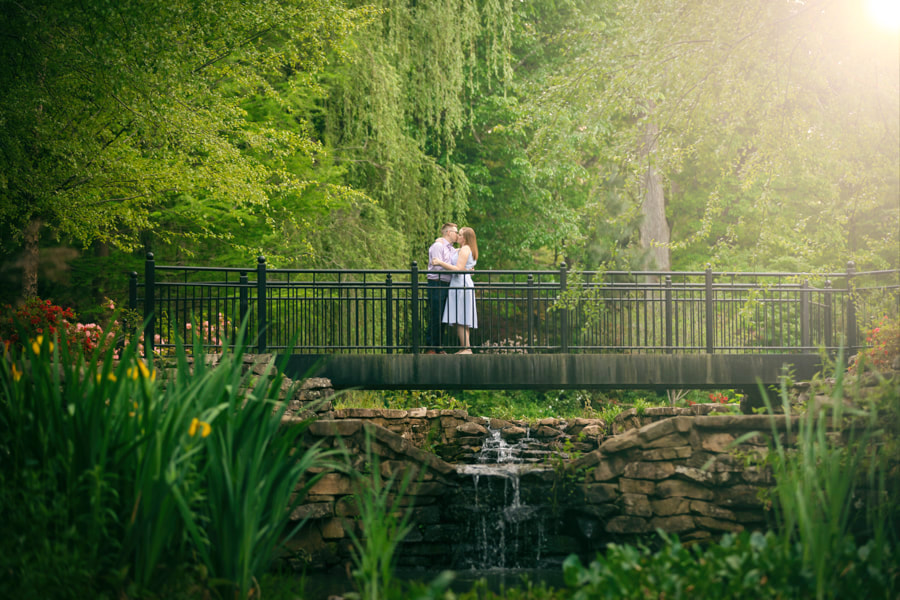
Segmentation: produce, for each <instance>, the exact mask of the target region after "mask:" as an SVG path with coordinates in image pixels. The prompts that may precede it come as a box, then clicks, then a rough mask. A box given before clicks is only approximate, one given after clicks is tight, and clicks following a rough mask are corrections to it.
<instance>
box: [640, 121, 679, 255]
mask: <svg viewBox="0 0 900 600" xmlns="http://www.w3.org/2000/svg"><path fill="white" fill-rule="evenodd" d="M658 134H659V127H658V126H657V125H656V123H653V122H648V123H647V126H646V128H645V129H644V136H643V139H642V140H641V149H640V157H641V162H642V163H643V165H644V167H645V170H644V173H643V174H642V175H641V197H642V202H641V212H642V213H643V215H644V219H643V220H642V221H641V228H640V231H641V247H642V248H644V249H645V250H646V251H647V255H646V259H645V260H644V268H645V269H658V270H661V271H668V270H669V269H670V267H671V263H670V262H669V223H668V222H667V221H666V199H665V196H664V194H663V185H662V176H661V175H660V173H659V171H658V170H657V169H656V165H655V164H654V158H655V155H656V150H657V142H656V138H657V135H658Z"/></svg>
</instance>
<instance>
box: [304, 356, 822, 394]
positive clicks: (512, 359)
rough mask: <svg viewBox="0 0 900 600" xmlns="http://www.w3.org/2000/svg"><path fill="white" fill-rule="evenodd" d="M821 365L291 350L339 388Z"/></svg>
mask: <svg viewBox="0 0 900 600" xmlns="http://www.w3.org/2000/svg"><path fill="white" fill-rule="evenodd" d="M786 369H788V370H789V372H790V374H791V377H792V378H793V379H794V380H806V379H809V378H811V377H812V376H813V375H814V374H816V373H817V372H819V371H820V370H821V359H820V357H819V355H817V354H471V355H453V354H448V355H433V354H424V355H423V354H393V355H385V354H381V355H371V354H368V355H367V354H329V355H313V354H292V355H290V356H289V357H288V362H287V366H286V374H287V375H288V376H289V377H292V378H299V377H302V376H318V377H327V378H329V379H331V381H332V384H333V385H334V387H335V388H337V389H342V388H359V389H385V390H390V389H448V390H450V389H473V390H479V389H480V390H491V389H535V390H545V389H632V388H633V389H650V390H664V389H723V388H729V389H731V388H735V389H743V390H744V391H745V392H746V393H754V392H755V391H756V390H758V388H759V385H760V384H763V385H767V386H768V385H776V384H779V383H780V381H781V379H782V377H783V376H784V374H785V372H786Z"/></svg>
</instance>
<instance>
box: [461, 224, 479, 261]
mask: <svg viewBox="0 0 900 600" xmlns="http://www.w3.org/2000/svg"><path fill="white" fill-rule="evenodd" d="M459 235H461V236H462V237H463V239H464V240H465V241H466V245H467V246H468V247H469V248H471V249H472V256H473V257H475V260H478V240H477V239H475V230H474V229H472V228H471V227H463V228H462V229H460V230H459Z"/></svg>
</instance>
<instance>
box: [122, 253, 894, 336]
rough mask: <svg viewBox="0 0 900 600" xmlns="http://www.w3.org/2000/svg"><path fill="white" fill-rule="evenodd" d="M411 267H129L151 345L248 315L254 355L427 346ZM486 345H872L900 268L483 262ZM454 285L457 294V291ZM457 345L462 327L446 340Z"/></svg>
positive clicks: (479, 296) (479, 289) (232, 331)
mask: <svg viewBox="0 0 900 600" xmlns="http://www.w3.org/2000/svg"><path fill="white" fill-rule="evenodd" d="M425 275H426V272H424V271H421V270H419V268H418V266H417V265H416V263H413V264H412V265H411V268H410V269H409V270H353V269H349V270H337V269H269V268H268V267H267V265H266V261H265V258H264V257H259V258H258V260H257V264H256V266H255V267H254V268H223V267H184V266H161V265H156V264H155V261H154V259H153V255H152V254H148V255H147V260H146V264H145V274H144V281H143V282H141V281H139V278H138V274H137V273H132V274H131V281H130V305H131V307H132V308H133V309H136V310H142V311H143V314H144V316H145V319H146V320H147V326H146V331H145V343H146V345H148V346H150V347H151V348H152V347H155V348H158V349H165V348H171V347H173V346H174V341H175V339H176V337H181V338H182V339H188V338H189V337H190V333H191V330H192V329H195V328H196V329H198V330H199V331H198V333H199V334H200V337H201V340H202V343H203V345H204V346H206V347H207V349H208V350H214V349H215V348H216V347H219V346H221V345H223V344H226V343H229V342H230V341H233V340H234V338H235V336H236V333H237V331H238V329H239V327H240V325H241V323H243V322H244V321H246V323H247V325H246V326H247V329H246V332H247V334H246V335H247V338H248V342H249V348H250V349H252V350H253V351H258V352H266V351H288V350H290V351H293V352H295V353H314V354H321V353H335V352H345V353H346V352H360V353H387V354H389V353H395V352H403V353H419V352H424V351H427V350H430V349H437V345H434V346H426V344H425V339H426V337H425V329H426V327H427V326H428V325H427V322H428V292H427V289H428V285H427V281H426V278H425ZM473 275H474V277H475V280H476V283H475V286H476V287H475V292H474V299H475V303H476V308H477V314H478V321H479V326H478V328H477V329H473V330H472V332H471V337H472V345H473V346H474V347H476V349H477V350H480V351H483V352H544V353H571V352H578V353H597V352H630V353H636V352H641V353H685V352H692V353H697V352H706V353H786V352H787V353H796V352H815V351H817V350H819V349H825V350H828V351H834V350H837V349H838V348H839V347H845V348H849V349H851V350H853V349H857V348H859V347H860V336H859V333H858V332H859V331H860V329H861V328H862V327H866V326H867V324H870V323H872V322H873V321H874V319H876V318H879V317H881V316H883V315H885V314H887V315H891V316H896V315H897V314H898V309H900V271H898V270H890V271H870V272H859V273H858V272H856V270H855V268H854V266H853V264H852V263H851V264H849V265H848V268H847V271H846V272H843V273H824V274H822V273H820V274H813V273H732V272H714V271H712V270H711V269H707V270H705V271H691V272H664V271H641V272H624V271H606V272H569V271H568V270H567V269H566V268H565V267H560V268H559V269H553V270H535V271H477V272H473ZM452 291H453V290H451V292H452ZM441 345H442V346H443V347H445V348H446V349H447V350H452V349H454V348H455V347H457V346H458V342H457V341H456V336H455V334H454V333H453V331H452V330H451V331H446V332H444V339H443V341H442V344H441Z"/></svg>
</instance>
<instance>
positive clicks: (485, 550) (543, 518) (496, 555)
mask: <svg viewBox="0 0 900 600" xmlns="http://www.w3.org/2000/svg"><path fill="white" fill-rule="evenodd" d="M544 471H545V469H543V468H542V467H538V466H535V465H526V464H521V463H514V462H506V463H497V464H476V465H460V466H459V467H458V468H457V473H458V474H459V475H460V477H461V481H462V482H463V486H462V492H461V494H460V497H459V500H458V506H459V508H460V510H459V514H460V517H461V519H460V520H461V523H460V524H461V526H462V528H461V532H462V536H461V539H460V540H459V541H458V543H457V544H456V549H455V552H454V555H455V560H454V562H455V563H456V567H457V568H475V569H519V568H535V567H538V566H540V565H541V556H542V552H543V548H544V547H545V545H546V542H547V540H546V539H545V531H546V530H547V528H548V526H550V523H551V520H552V518H553V517H552V511H551V510H549V507H548V506H547V505H546V504H541V503H538V504H535V503H532V502H530V501H529V500H528V499H523V497H522V489H523V486H522V478H523V477H524V476H529V475H532V474H536V475H539V474H541V473H543V472H544ZM541 496H543V497H544V498H546V495H543V494H542V495H541Z"/></svg>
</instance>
